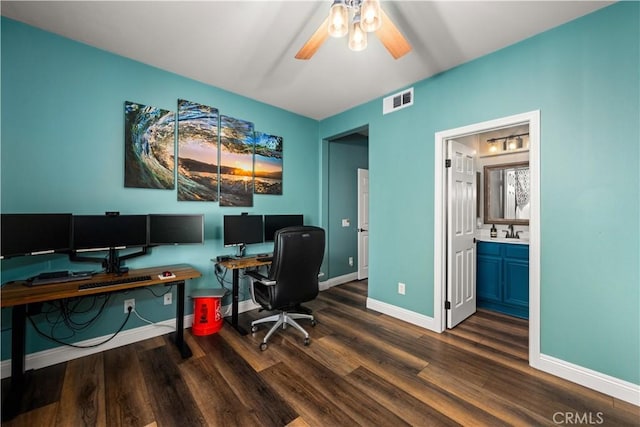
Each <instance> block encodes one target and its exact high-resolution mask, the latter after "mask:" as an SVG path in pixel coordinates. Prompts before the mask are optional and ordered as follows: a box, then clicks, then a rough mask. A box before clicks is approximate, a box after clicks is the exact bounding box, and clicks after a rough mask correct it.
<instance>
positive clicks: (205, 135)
mask: <svg viewBox="0 0 640 427" xmlns="http://www.w3.org/2000/svg"><path fill="white" fill-rule="evenodd" d="M178 200H186V201H189V200H192V201H207V202H215V201H217V200H218V110H217V109H216V108H213V107H208V106H206V105H201V104H197V103H195V102H190V101H185V100H183V99H179V100H178Z"/></svg>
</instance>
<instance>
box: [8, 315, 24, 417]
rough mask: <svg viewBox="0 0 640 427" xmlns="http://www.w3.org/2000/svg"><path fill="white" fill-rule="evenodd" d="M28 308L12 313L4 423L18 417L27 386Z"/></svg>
mask: <svg viewBox="0 0 640 427" xmlns="http://www.w3.org/2000/svg"><path fill="white" fill-rule="evenodd" d="M26 322H27V306H26V305H16V306H14V307H13V308H12V313H11V387H10V389H9V391H8V393H7V395H6V396H5V398H4V401H3V402H2V421H8V420H10V419H12V418H14V417H15V416H16V415H18V413H19V411H20V407H21V406H22V405H21V402H22V394H23V392H24V386H25V374H24V354H25V343H26V336H25V334H26V331H27V323H26Z"/></svg>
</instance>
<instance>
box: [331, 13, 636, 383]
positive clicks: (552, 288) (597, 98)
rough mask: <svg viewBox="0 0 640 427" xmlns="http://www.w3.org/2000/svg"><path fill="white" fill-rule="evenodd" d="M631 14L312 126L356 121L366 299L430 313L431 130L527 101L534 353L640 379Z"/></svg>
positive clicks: (346, 125)
mask: <svg viewBox="0 0 640 427" xmlns="http://www.w3.org/2000/svg"><path fill="white" fill-rule="evenodd" d="M639 9H640V4H639V3H638V2H620V3H617V4H615V5H613V6H610V7H607V8H605V9H602V10H600V11H597V12H595V13H593V14H590V15H588V16H586V17H583V18H581V19H578V20H575V21H573V22H570V23H568V24H566V25H563V26H561V27H558V28H556V29H553V30H550V31H547V32H545V33H542V34H540V35H537V36H535V37H532V38H530V39H527V40H525V41H523V42H520V43H518V44H515V45H513V46H510V47H507V48H505V49H502V50H500V51H497V52H495V53H493V54H490V55H487V56H484V57H482V58H480V59H477V60H475V61H472V62H470V63H467V64H464V65H462V66H459V67H457V68H455V69H452V70H449V71H447V72H444V73H442V74H439V75H437V76H434V77H432V78H429V79H426V80H424V81H420V82H417V83H415V84H414V85H413V86H414V88H415V97H414V99H415V101H414V102H415V103H414V105H413V106H412V107H410V108H406V109H403V110H400V111H397V112H395V113H393V114H389V115H385V116H383V115H382V113H381V110H382V108H381V103H382V101H381V100H380V99H377V100H374V101H372V102H370V103H367V104H364V105H361V106H358V107H356V108H354V109H351V110H349V111H346V112H344V113H342V114H339V115H336V116H334V117H331V118H328V119H326V120H323V121H322V122H321V123H320V138H327V137H330V136H331V135H336V134H340V133H341V132H345V131H347V130H349V129H353V128H357V127H360V126H362V125H363V124H368V125H369V173H370V198H371V199H370V258H369V263H370V270H369V297H370V298H373V299H376V300H380V301H383V302H385V303H388V304H392V305H395V306H399V307H402V308H405V309H408V310H411V311H414V312H417V313H420V314H423V315H426V316H433V313H434V301H433V255H434V254H433V250H434V249H433V241H434V235H433V233H434V232H433V227H434V218H433V215H434V213H433V211H434V203H433V198H434V134H435V133H436V132H438V131H442V130H447V129H452V128H456V127H459V126H464V125H469V124H473V123H479V122H483V121H486V120H491V119H496V118H500V117H505V116H510V115H513V114H517V113H523V112H528V111H533V110H540V112H541V148H540V154H541V159H540V162H541V194H540V197H541V211H542V213H541V224H540V229H541V279H540V282H541V283H540V286H541V331H540V334H541V352H542V353H543V354H546V355H550V356H553V357H556V358H559V359H562V360H565V361H568V362H570V363H574V364H577V365H580V366H584V367H587V368H590V369H593V370H595V371H599V372H602V373H605V374H608V375H611V376H613V377H616V378H620V379H623V380H626V381H629V382H632V383H635V384H639V383H640V370H639V369H638V366H640V329H639V328H640V315H639V305H640V290H639V287H640V285H639V283H640V277H639V276H640V272H639V267H638V260H639V259H640V248H639V245H640V243H639V242H640V230H639V225H640V224H639V222H640V221H639V218H640V208H639V198H640V174H639V170H640V169H639V166H640V165H639V160H640V159H639V157H640V151H639V145H640V144H639V141H640V129H639V127H640V124H639V117H640V107H639V103H640V101H639V98H640V87H639V80H640V79H639V76H640V66H639V61H640V60H639V52H640V34H639V28H640V22H639V15H640V11H639ZM399 281H402V282H404V283H406V295H405V296H401V295H398V294H397V289H396V288H397V282H399Z"/></svg>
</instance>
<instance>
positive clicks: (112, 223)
mask: <svg viewBox="0 0 640 427" xmlns="http://www.w3.org/2000/svg"><path fill="white" fill-rule="evenodd" d="M147 223H148V221H147V215H114V216H110V215H74V216H73V249H74V250H76V251H83V250H101V249H108V248H122V247H133V246H146V244H147V228H148V225H147Z"/></svg>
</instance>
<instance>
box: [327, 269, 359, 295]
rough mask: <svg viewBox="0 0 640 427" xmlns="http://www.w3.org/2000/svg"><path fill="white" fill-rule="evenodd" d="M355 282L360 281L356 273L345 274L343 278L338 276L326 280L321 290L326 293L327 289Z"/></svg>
mask: <svg viewBox="0 0 640 427" xmlns="http://www.w3.org/2000/svg"><path fill="white" fill-rule="evenodd" d="M354 280H358V273H357V272H354V273H349V274H344V275H342V276H338V277H332V278H331V279H328V280H325V281H323V282H320V283H319V284H318V285H319V288H320V290H321V291H326V290H327V289H329V288H331V287H333V286H338V285H342V284H344V283H349V282H353V281H354Z"/></svg>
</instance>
